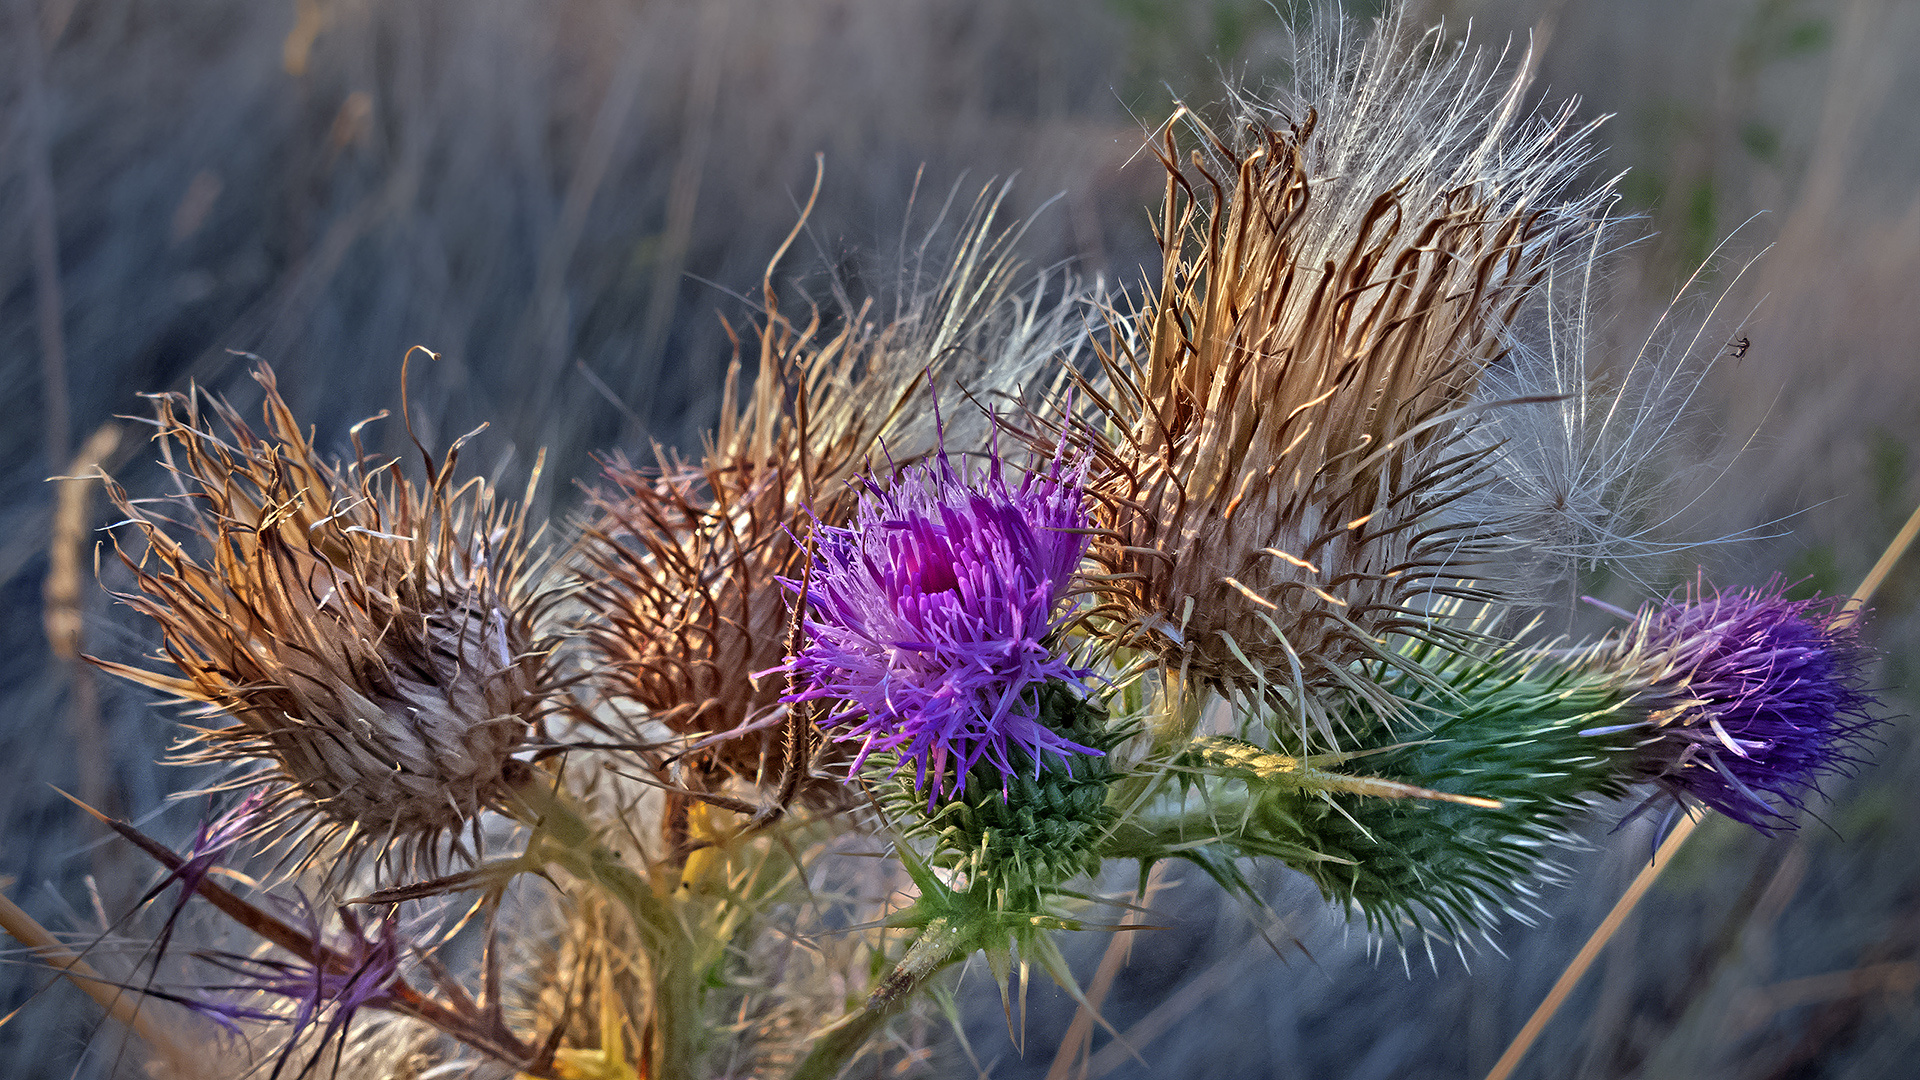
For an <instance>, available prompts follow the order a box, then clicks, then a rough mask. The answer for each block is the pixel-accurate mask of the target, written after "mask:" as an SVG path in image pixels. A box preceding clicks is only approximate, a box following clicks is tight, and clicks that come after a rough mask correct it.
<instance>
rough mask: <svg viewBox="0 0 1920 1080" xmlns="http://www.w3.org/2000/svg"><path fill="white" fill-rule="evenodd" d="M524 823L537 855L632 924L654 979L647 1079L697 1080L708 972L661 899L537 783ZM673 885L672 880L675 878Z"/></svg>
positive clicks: (527, 788) (528, 789)
mask: <svg viewBox="0 0 1920 1080" xmlns="http://www.w3.org/2000/svg"><path fill="white" fill-rule="evenodd" d="M517 794H518V795H519V796H520V799H521V802H522V803H523V804H524V808H525V810H526V811H528V817H529V821H528V823H529V824H532V825H534V826H536V827H537V829H538V833H537V834H536V836H537V839H536V843H535V847H534V849H533V851H531V852H530V854H535V855H537V856H538V857H539V858H541V859H542V860H543V861H546V862H548V863H550V864H552V865H555V866H559V867H561V868H563V869H565V870H566V871H567V872H568V873H570V874H573V875H574V876H575V877H578V878H580V879H581V880H583V881H588V882H591V883H593V884H594V885H596V886H598V887H599V888H600V889H601V890H602V891H604V892H605V893H606V894H607V895H608V896H609V897H611V898H612V899H613V900H614V901H615V902H617V903H619V904H620V906H621V907H623V908H625V909H626V910H627V913H628V915H629V916H630V917H631V918H632V919H633V925H634V929H635V930H637V931H639V934H640V938H641V940H642V941H643V942H645V943H646V948H647V962H648V964H649V965H650V967H651V968H652V971H651V974H652V976H653V978H652V983H653V991H654V996H653V1015H652V1017H651V1020H652V1028H653V1043H652V1047H651V1052H650V1054H649V1055H648V1056H649V1059H650V1060H649V1061H648V1063H647V1064H648V1071H647V1075H649V1076H659V1077H670V1076H671V1077H692V1076H697V1075H698V1071H697V1064H696V1063H697V1061H698V1058H699V1052H700V1040H701V1036H702V1034H703V1033H704V1032H705V1030H706V1027H705V1024H704V1023H703V1021H702V1018H701V1015H700V987H701V985H702V982H703V981H704V979H705V976H706V973H705V970H704V966H705V965H704V964H703V962H702V958H701V955H700V953H701V950H700V949H699V947H698V943H697V942H694V941H692V940H690V939H689V937H688V934H687V930H686V924H685V922H683V921H682V920H681V919H680V918H679V915H678V913H677V912H676V911H675V909H674V903H673V901H672V900H671V899H670V898H669V897H670V896H671V888H669V890H668V893H667V895H662V894H661V893H660V892H658V891H656V890H655V889H654V887H653V886H652V884H650V883H649V882H648V881H647V880H646V879H645V878H643V877H641V876H640V875H639V874H637V873H635V872H634V871H633V870H632V869H630V868H629V867H627V866H626V865H625V864H624V863H622V862H621V861H620V857H619V856H618V855H617V854H615V853H614V852H612V851H611V850H609V849H608V848H607V847H606V846H605V845H603V844H601V843H600V838H599V835H598V834H597V833H596V832H595V831H594V829H593V827H592V826H591V825H590V824H588V823H587V821H586V820H585V819H584V818H582V817H581V816H580V814H579V813H578V812H577V811H575V810H574V808H573V806H572V805H571V803H570V801H569V800H567V799H566V798H565V797H564V796H563V795H561V794H560V793H558V792H556V791H554V790H553V789H552V788H550V787H548V786H547V778H546V777H544V776H542V777H539V778H537V779H535V780H534V781H533V782H531V783H528V784H524V785H521V786H520V787H519V789H518V790H517ZM674 883H675V884H677V883H678V875H677V874H676V875H674Z"/></svg>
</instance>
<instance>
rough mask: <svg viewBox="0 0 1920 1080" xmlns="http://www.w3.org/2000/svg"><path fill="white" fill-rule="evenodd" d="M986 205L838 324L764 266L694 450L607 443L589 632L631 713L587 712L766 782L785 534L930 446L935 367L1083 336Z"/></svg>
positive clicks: (1071, 299)
mask: <svg viewBox="0 0 1920 1080" xmlns="http://www.w3.org/2000/svg"><path fill="white" fill-rule="evenodd" d="M997 206H998V197H997V196H995V195H993V194H992V193H991V192H988V193H983V195H982V196H981V198H980V200H978V201H977V202H976V204H975V206H974V208H973V210H972V212H971V213H970V214H969V215H968V216H967V218H966V220H965V221H964V222H963V223H962V225H961V227H960V231H959V239H958V241H957V242H956V244H955V245H954V247H953V249H952V250H951V252H950V253H949V254H948V257H947V258H946V260H945V261H944V263H942V264H940V265H939V266H938V267H937V268H936V270H935V271H934V272H933V273H931V274H927V275H926V277H927V278H928V280H922V272H923V271H924V270H925V268H924V267H921V266H918V265H913V266H909V267H907V268H905V269H904V270H903V273H904V274H905V275H906V277H905V280H903V281H902V283H901V296H900V297H899V300H898V305H897V307H896V309H895V310H894V311H893V312H892V313H891V315H890V316H889V317H887V318H885V319H879V318H876V317H875V316H874V314H873V312H872V310H871V305H862V306H860V307H858V308H857V309H853V310H850V311H849V312H848V317H847V318H845V319H844V320H843V321H841V322H840V324H839V325H838V328H837V329H832V330H829V328H828V325H827V324H826V323H825V322H823V320H822V318H821V315H820V313H819V312H818V311H817V310H816V311H813V312H811V313H810V315H809V317H808V318H807V319H806V320H805V321H804V322H802V321H796V320H794V319H790V318H788V317H787V316H785V315H783V314H782V313H781V312H780V310H779V309H778V308H777V307H776V306H775V304H774V298H775V291H774V289H773V285H772V280H771V277H769V280H768V282H767V287H766V289H765V294H764V295H765V302H766V314H765V317H764V319H763V321H762V323H761V325H760V328H759V336H758V346H759V348H758V352H759V365H758V372H757V376H756V377H755V378H754V380H753V383H752V386H751V389H750V390H749V389H748V388H746V387H745V385H744V383H743V370H742V365H741V363H740V362H739V359H738V358H737V357H736V360H735V363H734V365H733V367H732V369H731V370H730V371H729V374H728V379H727V385H726V392H725V396H724V400H723V403H722V406H721V422H720V425H719V428H718V430H717V431H716V432H715V433H714V434H713V436H712V437H711V439H710V440H709V441H708V444H707V446H706V449H705V452H704V454H703V455H702V457H701V459H700V460H699V462H698V463H697V464H692V465H690V464H686V463H683V462H681V461H678V460H676V459H673V458H670V457H668V456H666V455H662V458H661V462H660V464H659V465H658V466H657V467H655V468H651V469H643V468H639V467H636V466H633V465H631V464H629V463H627V462H625V461H619V460H616V461H614V462H612V463H610V464H609V465H608V467H607V469H606V473H605V482H604V483H603V484H602V485H601V486H600V487H599V488H598V489H597V490H596V491H594V492H593V493H592V495H591V498H592V501H593V511H592V517H591V519H590V520H589V522H588V526H587V530H586V533H587V537H588V543H587V544H586V546H585V547H584V549H583V560H584V563H585V567H584V572H583V573H582V574H581V578H582V584H583V587H582V589H581V591H580V597H581V599H582V601H583V603H584V604H585V605H586V607H587V609H588V611H589V615H590V617H589V618H588V619H587V620H585V621H584V623H583V626H582V632H583V636H584V637H585V639H586V641H587V643H588V645H589V647H590V649H591V652H592V667H593V669H594V670H595V671H596V672H597V677H598V681H599V682H600V684H601V688H602V690H603V692H604V693H605V695H606V696H607V697H609V698H611V699H613V700H614V701H615V702H621V701H624V702H631V703H633V704H636V705H638V706H639V707H640V709H641V710H642V714H641V715H639V716H636V717H632V718H630V722H627V721H622V720H619V719H615V718H611V717H609V716H608V715H607V714H606V713H605V712H604V711H603V712H602V714H600V716H599V717H598V718H597V719H596V722H597V723H599V724H601V726H603V727H607V728H610V729H612V730H613V731H614V733H615V734H616V735H618V736H620V737H622V738H623V739H627V740H630V741H633V742H636V743H641V744H645V743H648V742H655V741H658V740H660V738H661V737H662V736H663V735H665V736H669V737H671V738H673V739H676V740H678V744H677V745H676V746H675V747H674V749H676V750H678V751H685V750H687V749H688V748H689V747H693V748H695V749H694V751H693V752H690V753H686V752H683V753H680V754H678V756H677V757H676V758H675V760H676V761H677V763H678V764H679V766H680V767H679V769H678V770H677V772H676V773H675V778H676V781H677V782H679V783H681V784H684V785H687V786H689V787H694V788H701V789H705V790H709V791H711V790H716V789H719V788H720V787H722V786H724V785H725V784H727V783H728V782H730V781H742V782H745V783H747V784H755V783H764V782H767V781H769V780H770V779H771V774H772V773H773V772H774V771H775V770H776V769H777V767H778V765H779V756H780V754H781V752H782V748H781V745H780V741H779V737H780V731H779V721H780V720H781V712H780V710H779V699H780V697H781V695H782V693H783V692H784V690H785V689H786V688H785V686H784V684H783V683H782V681H781V680H780V679H778V678H773V677H766V678H756V677H755V674H756V673H759V672H764V671H767V670H768V669H771V668H774V667H776V666H777V665H779V664H780V663H781V662H782V660H783V659H784V658H785V656H786V649H787V646H788V638H789V635H790V625H789V623H790V618H791V615H790V607H789V603H788V598H787V596H786V595H785V593H784V592H783V590H782V589H781V587H780V585H779V584H778V580H777V579H778V578H781V577H797V576H798V575H799V574H800V573H801V572H802V567H803V565H804V563H803V553H802V552H801V550H800V548H799V547H798V545H797V544H796V543H795V540H794V536H795V534H796V533H797V532H800V531H803V530H802V525H803V523H804V522H806V521H808V520H810V518H811V519H817V520H819V521H821V522H823V523H825V524H828V525H843V524H845V523H846V521H847V520H848V518H849V516H850V515H851V513H852V509H853V503H854V495H853V493H852V492H851V491H850V490H849V488H848V487H847V482H848V481H849V480H851V479H853V477H854V476H855V475H856V474H857V473H858V472H859V471H860V470H861V468H863V466H864V463H865V462H866V461H868V460H869V459H870V458H872V457H874V456H876V455H877V454H879V453H880V452H881V450H882V448H883V447H884V448H885V450H886V452H888V453H891V454H893V455H894V456H896V457H897V458H900V459H904V460H911V459H913V458H916V457H918V456H920V455H922V454H925V453H927V452H929V451H931V450H932V449H933V447H934V445H935V443H936V441H937V436H936V433H935V426H936V425H935V412H936V408H935V402H936V397H935V394H934V393H933V392H931V391H930V389H929V387H930V386H931V385H933V383H934V382H935V379H934V376H935V375H936V374H938V375H939V377H940V380H941V381H945V382H947V384H948V385H959V386H962V387H964V388H965V389H966V390H967V391H968V392H970V393H973V394H976V395H994V394H1002V393H1010V392H1017V391H1019V390H1020V389H1021V388H1023V387H1024V386H1026V385H1028V384H1029V383H1032V382H1034V381H1036V380H1035V379H1034V377H1033V372H1035V371H1036V370H1038V369H1039V367H1040V365H1041V364H1042V363H1043V362H1046V361H1050V360H1052V359H1055V358H1057V357H1059V356H1061V355H1063V354H1065V353H1069V352H1070V351H1071V349H1072V347H1073V342H1074V341H1075V340H1077V336H1076V335H1080V334H1081V332H1080V331H1079V330H1078V329H1077V328H1076V327H1075V326H1074V324H1073V320H1071V319H1069V318H1068V316H1069V314H1070V313H1071V311H1072V309H1073V307H1074V304H1075V302H1076V294H1075V293H1074V291H1073V290H1071V289H1069V290H1068V292H1069V295H1068V296H1067V297H1066V298H1065V299H1056V300H1051V301H1050V302H1048V303H1043V302H1042V298H1043V297H1044V296H1046V295H1047V294H1048V292H1049V283H1048V282H1047V281H1046V280H1045V279H1044V278H1041V279H1038V280H1036V281H1035V282H1034V284H1033V288H1032V292H1031V293H1030V294H1028V295H1023V294H1022V292H1021V291H1020V290H1019V289H1018V288H1017V285H1018V283H1019V274H1020V264H1019V263H1018V262H1016V261H1015V260H1014V259H1013V258H1012V253H1011V245H1012V242H1013V240H1014V239H1015V238H1016V237H1017V234H1018V231H1019V230H1018V229H1017V228H1016V229H1014V230H1002V229H1000V228H998V227H997V226H996V225H995V224H994V215H995V210H996V209H997ZM926 254H927V252H926V245H924V244H923V245H922V247H921V249H920V252H919V257H922V258H924V257H926ZM769 274H771V268H769ZM948 411H949V413H954V412H956V410H951V409H950V410H948ZM957 411H958V412H959V413H960V414H961V415H964V416H966V417H967V421H966V422H965V423H963V424H957V425H954V426H953V427H952V428H951V429H950V434H952V433H953V432H957V431H958V430H960V429H962V428H964V429H965V430H967V431H968V432H969V433H970V435H969V438H971V434H979V433H981V432H982V431H983V427H984V426H983V424H981V423H978V422H976V421H975V419H974V418H975V416H976V414H978V410H977V409H973V408H971V407H962V408H961V409H960V410H957ZM956 437H957V436H956ZM829 752H830V751H829ZM796 794H797V795H798V796H799V797H800V798H801V799H802V800H804V801H810V802H821V803H826V804H835V803H838V802H841V801H843V800H844V797H845V793H844V791H843V790H842V789H841V788H840V786H839V785H837V784H834V783H831V782H811V781H809V782H806V783H803V784H802V785H801V787H800V789H799V790H798V792H797V793H796Z"/></svg>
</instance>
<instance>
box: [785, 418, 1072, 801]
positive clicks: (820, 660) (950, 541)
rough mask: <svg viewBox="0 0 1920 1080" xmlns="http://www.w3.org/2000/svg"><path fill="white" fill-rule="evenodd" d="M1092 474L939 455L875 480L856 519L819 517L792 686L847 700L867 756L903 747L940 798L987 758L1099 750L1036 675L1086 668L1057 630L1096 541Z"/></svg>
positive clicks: (843, 728)
mask: <svg viewBox="0 0 1920 1080" xmlns="http://www.w3.org/2000/svg"><path fill="white" fill-rule="evenodd" d="M1078 481H1079V476H1078V475H1077V471H1076V470H1072V469H1069V468H1067V467H1065V466H1062V465H1061V464H1059V462H1058V461H1057V460H1056V463H1055V465H1054V466H1053V468H1052V469H1051V470H1049V471H1047V472H1045V473H1037V472H1036V473H1029V474H1028V475H1027V476H1026V477H1025V478H1024V479H1023V480H1022V481H1021V482H1020V484H1019V486H1018V487H1014V486H1011V485H1010V484H1009V483H1008V482H1007V480H1006V478H1005V475H1004V472H1003V470H1002V466H1001V463H1000V462H999V460H998V459H997V458H996V459H994V460H993V462H992V464H991V465H990V466H988V467H986V468H985V469H982V470H978V471H976V472H974V473H972V474H969V472H968V470H966V469H964V468H962V467H959V466H955V465H954V464H953V463H952V462H951V460H950V459H948V458H947V457H946V456H945V454H941V455H940V456H938V457H937V458H935V459H934V460H933V461H932V462H931V463H928V464H924V465H920V466H914V467H910V468H908V469H906V470H904V471H903V473H902V474H901V475H900V476H899V477H898V478H897V479H896V480H895V481H894V483H893V484H892V486H890V487H887V488H882V487H880V486H879V485H878V484H876V483H874V482H873V481H872V480H870V479H869V480H867V481H865V482H864V483H865V488H866V490H865V493H864V494H863V496H862V497H861V500H860V503H859V506H858V508H857V509H856V510H855V512H854V518H853V523H852V525H851V526H849V527H845V528H842V527H837V526H830V525H823V526H820V527H819V528H818V529H817V536H818V538H819V548H818V550H817V551H816V552H815V554H814V560H813V565H812V568H811V570H810V572H809V574H808V578H807V581H806V584H805V586H804V588H805V591H806V600H807V606H808V611H807V615H806V630H807V635H808V640H807V644H806V645H805V647H804V648H803V649H802V650H801V651H800V653H799V654H798V655H796V656H795V657H793V659H792V660H791V661H789V664H788V670H790V671H792V672H793V673H794V674H795V675H796V676H797V681H798V684H799V686H800V688H801V689H800V690H799V692H798V693H796V694H793V695H791V696H790V697H789V699H788V700H790V701H795V702H799V701H811V700H828V701H838V702H840V703H841V704H840V705H839V707H838V708H836V709H834V710H833V711H832V712H830V713H828V714H827V715H826V716H825V717H824V718H823V719H822V720H821V721H820V723H821V724H822V726H824V727H827V728H829V729H833V737H834V738H835V739H836V740H839V741H845V742H859V743H860V744H861V748H860V752H859V754H858V756H857V757H856V758H855V759H854V762H853V768H854V769H855V770H857V769H858V768H859V766H860V764H861V763H862V762H864V761H865V759H866V757H867V755H869V754H872V753H875V752H878V751H887V752H891V753H893V754H895V755H897V757H898V760H899V762H900V763H901V764H902V765H905V764H908V763H911V764H912V766H913V768H914V772H915V775H916V776H917V778H918V781H919V786H920V787H921V788H922V789H923V790H927V791H928V792H929V797H930V798H937V797H939V796H940V795H943V794H948V793H949V789H951V788H956V787H957V786H958V785H959V784H960V783H961V782H962V779H963V778H964V777H965V775H966V774H967V772H968V770H970V769H972V768H973V767H974V765H975V764H976V763H977V762H981V761H985V762H988V763H990V764H992V765H993V766H994V767H996V768H998V769H999V770H1000V771H1001V773H1002V774H1003V775H1005V774H1011V773H1013V772H1014V771H1015V769H1016V766H1015V764H1014V758H1015V756H1016V751H1017V752H1018V753H1020V754H1024V755H1025V759H1024V760H1026V761H1028V762H1031V764H1032V767H1033V768H1036V769H1037V768H1038V766H1039V764H1040V761H1041V755H1042V753H1052V754H1055V755H1060V756H1065V755H1067V754H1069V753H1083V754H1084V753H1099V751H1098V750H1095V749H1093V748H1091V747H1087V746H1083V745H1081V744H1079V743H1075V742H1071V741H1069V740H1068V739H1066V738H1065V737H1063V736H1062V735H1060V734H1059V733H1057V732H1055V731H1053V730H1051V729H1050V728H1048V727H1047V726H1046V725H1045V724H1043V723H1042V722H1041V719H1040V715H1039V704H1038V688H1037V685H1036V684H1039V683H1043V682H1045V681H1047V680H1049V679H1058V680H1062V681H1072V680H1076V679H1078V678H1079V677H1080V676H1081V675H1082V674H1083V672H1081V671H1078V670H1077V669H1075V668H1074V667H1073V666H1071V665H1070V664H1069V663H1068V662H1067V661H1066V660H1065V659H1064V658H1062V657H1061V656H1060V655H1058V653H1057V648H1056V643H1055V641H1054V640H1053V639H1054V637H1055V635H1056V632H1057V631H1059V630H1060V629H1061V628H1062V627H1063V626H1064V625H1065V623H1066V622H1067V621H1068V620H1069V618H1070V617H1071V608H1070V606H1065V605H1063V603H1062V601H1063V600H1064V599H1065V598H1066V596H1067V592H1068V586H1069V583H1070V582H1071V581H1072V578H1073V574H1074V569H1075V567H1076V566H1078V564H1079V562H1080V558H1081V555H1082V553H1083V552H1084V551H1085V549H1086V540H1085V537H1084V533H1083V531H1082V530H1084V529H1085V528H1086V525H1087V517H1086V511H1085V509H1084V508H1083V505H1082V503H1083V498H1082V494H1081V489H1080V486H1079V483H1078ZM789 588H791V589H793V590H795V591H799V590H800V589H801V588H802V586H801V585H800V584H799V583H791V584H790V585H789Z"/></svg>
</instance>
